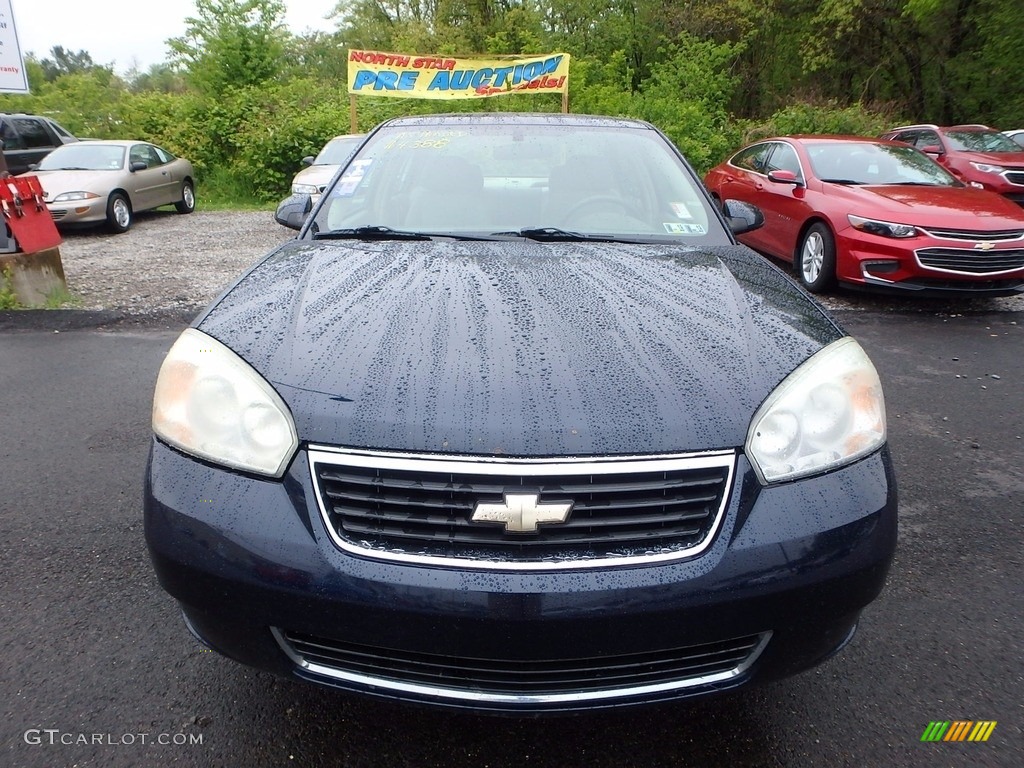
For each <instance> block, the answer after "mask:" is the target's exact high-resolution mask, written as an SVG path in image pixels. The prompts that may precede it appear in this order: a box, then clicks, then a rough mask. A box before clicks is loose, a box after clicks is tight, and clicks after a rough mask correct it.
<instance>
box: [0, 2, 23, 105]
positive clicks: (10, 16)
mask: <svg viewBox="0 0 1024 768" xmlns="http://www.w3.org/2000/svg"><path fill="white" fill-rule="evenodd" d="M0 93H28V75H26V74H25V59H24V57H23V56H22V54H21V46H20V45H19V44H18V30H17V29H15V26H14V11H13V10H12V9H11V0H0Z"/></svg>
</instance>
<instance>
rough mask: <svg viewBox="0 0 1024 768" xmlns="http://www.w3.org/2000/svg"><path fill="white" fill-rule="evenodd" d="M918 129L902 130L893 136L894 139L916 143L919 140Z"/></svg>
mask: <svg viewBox="0 0 1024 768" xmlns="http://www.w3.org/2000/svg"><path fill="white" fill-rule="evenodd" d="M917 134H918V131H900V132H899V133H895V134H893V136H892V141H902V142H904V143H906V144H911V145H914V143H915V142H916V141H917Z"/></svg>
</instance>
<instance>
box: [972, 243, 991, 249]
mask: <svg viewBox="0 0 1024 768" xmlns="http://www.w3.org/2000/svg"><path fill="white" fill-rule="evenodd" d="M974 247H975V249H977V250H982V251H991V250H992V249H993V248H995V246H994V245H993V244H992V243H975V244H974Z"/></svg>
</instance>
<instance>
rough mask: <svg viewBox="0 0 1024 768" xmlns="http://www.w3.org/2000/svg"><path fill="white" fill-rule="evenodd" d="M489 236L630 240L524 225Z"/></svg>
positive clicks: (604, 241)
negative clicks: (523, 226)
mask: <svg viewBox="0 0 1024 768" xmlns="http://www.w3.org/2000/svg"><path fill="white" fill-rule="evenodd" d="M491 237H523V238H526V239H527V240H536V241H537V242H539V243H556V242H571V241H574V240H589V241H592V242H598V243H621V242H631V241H630V240H623V238H621V237H612V236H611V235H588V234H587V233H585V232H572V231H570V230H567V229H559V228H558V227H526V228H525V229H517V230H515V231H513V232H492V233H491Z"/></svg>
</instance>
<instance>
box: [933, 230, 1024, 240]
mask: <svg viewBox="0 0 1024 768" xmlns="http://www.w3.org/2000/svg"><path fill="white" fill-rule="evenodd" d="M919 229H921V230H923V231H924V232H927V233H928V235H930V236H931V237H935V238H939V239H941V240H963V241H966V242H971V243H981V242H990V243H1001V242H1011V241H1013V240H1024V229H1001V230H995V231H991V230H990V231H986V232H978V231H976V230H970V229H936V228H935V227H919Z"/></svg>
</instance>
